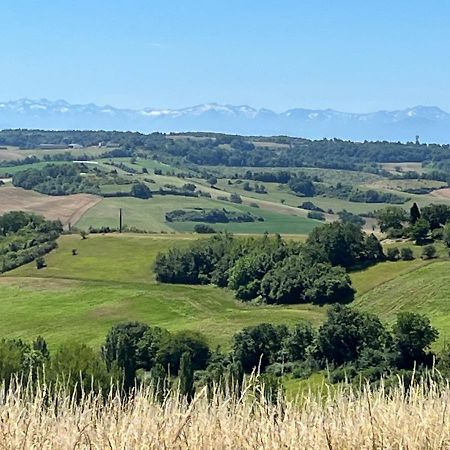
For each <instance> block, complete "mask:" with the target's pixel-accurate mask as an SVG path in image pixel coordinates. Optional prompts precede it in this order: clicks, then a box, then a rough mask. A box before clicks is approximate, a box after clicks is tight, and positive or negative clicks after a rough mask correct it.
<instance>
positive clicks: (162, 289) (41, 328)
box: [0, 234, 450, 348]
mask: <svg viewBox="0 0 450 450" xmlns="http://www.w3.org/2000/svg"><path fill="white" fill-rule="evenodd" d="M192 239H196V237H194V236H192V235H142V234H123V235H105V236H104V235H90V236H89V237H88V238H87V239H85V240H82V239H81V237H80V236H79V235H67V236H62V237H61V238H60V239H59V248H58V249H57V250H55V251H53V252H52V253H51V254H49V255H48V256H47V257H46V262H47V266H48V267H47V268H45V269H41V270H37V269H36V266H35V264H33V263H31V264H28V265H25V266H22V267H20V268H18V269H16V270H13V271H11V272H8V273H6V274H4V275H3V276H0V327H1V329H2V336H3V337H20V338H25V339H31V338H34V337H36V336H37V335H43V336H45V338H46V339H47V340H48V342H49V344H50V345H51V346H56V345H58V344H60V343H62V342H68V341H74V340H77V341H82V342H85V343H88V344H90V345H93V346H96V347H98V346H99V345H100V344H101V343H102V341H103V339H104V336H105V335H106V333H107V331H108V330H109V329H110V328H111V326H112V325H114V324H116V323H119V322H123V321H128V320H138V321H142V322H146V323H148V324H149V325H152V326H161V327H164V328H167V329H169V330H170V331H177V330H186V329H189V330H195V331H200V332H202V333H204V334H205V335H206V337H207V339H208V341H209V343H210V344H211V345H212V346H216V345H221V346H223V347H225V348H227V347H229V346H230V343H231V337H232V335H233V334H234V333H235V332H236V331H238V330H240V329H242V328H243V327H246V326H250V325H254V324H257V323H261V322H272V323H275V324H281V323H286V324H288V325H293V324H295V323H297V322H299V321H303V320H306V321H310V322H312V323H313V325H315V326H319V325H320V323H321V321H322V320H323V319H324V317H325V314H326V307H320V306H312V305H295V306H253V305H249V304H245V303H241V302H238V301H236V300H235V299H234V296H233V293H232V292H231V291H228V290H224V289H220V288H217V287H214V286H186V285H170V284H159V283H157V282H156V281H155V279H154V274H153V271H152V265H153V262H154V260H155V257H156V255H157V254H158V252H160V251H164V250H166V249H168V248H169V247H172V246H174V245H177V246H185V245H188V244H189V242H191V241H192ZM72 249H77V251H78V255H76V256H73V255H72ZM449 269H450V262H449V261H448V259H447V258H446V257H441V258H439V259H436V260H433V261H431V262H429V261H427V262H424V261H422V260H420V259H416V260H414V261H408V262H407V261H399V262H385V263H381V264H378V265H377V266H374V267H371V268H369V269H366V270H364V271H359V272H354V273H352V274H351V277H352V280H353V284H354V287H355V288H356V289H357V292H358V295H357V298H356V300H355V301H354V303H353V304H354V306H355V307H357V308H361V309H364V310H366V311H370V312H373V313H375V314H378V315H380V317H381V318H382V319H383V320H385V321H387V322H388V323H390V322H391V321H392V320H394V319H395V314H396V313H397V312H399V311H407V310H411V311H414V312H420V313H423V314H426V315H428V316H429V317H430V318H431V321H432V323H433V324H434V325H435V326H437V327H438V328H439V331H440V334H441V335H440V342H441V343H442V342H444V340H445V339H446V338H448V337H449V336H450V326H449V323H450V322H449V319H450V308H449V307H448V306H449V301H450V300H449V298H450V296H449V294H450V292H449V288H448V286H449V285H450V283H449V282H450V275H449V274H450V271H449Z"/></svg>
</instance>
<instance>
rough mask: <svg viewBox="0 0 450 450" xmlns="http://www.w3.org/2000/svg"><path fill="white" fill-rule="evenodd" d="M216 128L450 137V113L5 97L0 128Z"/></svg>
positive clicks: (0, 108)
mask: <svg viewBox="0 0 450 450" xmlns="http://www.w3.org/2000/svg"><path fill="white" fill-rule="evenodd" d="M5 128H39V129H50V130H63V129H80V130H99V129H103V130H118V131H140V132H145V133H148V132H153V131H161V132H182V131H213V132H222V133H231V134H243V135H290V136H299V137H305V138H311V139H320V138H323V137H327V138H334V137H337V138H342V139H351V140H357V141H361V140H390V141H414V140H415V137H416V135H419V136H420V140H421V141H423V142H438V143H449V142H450V114H449V113H447V112H445V111H443V110H441V109H440V108H438V107H435V106H416V107H413V108H408V109H404V110H398V111H378V112H373V113H365V114H356V113H346V112H339V111H334V110H331V109H326V110H312V109H304V108H295V109H290V110H288V111H285V112H282V113H276V112H274V111H271V110H269V109H254V108H252V107H250V106H245V105H242V106H233V105H219V104H217V103H208V104H202V105H197V106H192V107H188V108H182V109H156V108H145V109H141V110H132V109H119V108H114V107H112V106H108V105H107V106H98V105H95V104H92V103H90V104H86V105H72V104H70V103H67V102H66V101H64V100H58V101H49V100H46V99H41V100H29V99H21V100H17V101H7V102H0V129H5Z"/></svg>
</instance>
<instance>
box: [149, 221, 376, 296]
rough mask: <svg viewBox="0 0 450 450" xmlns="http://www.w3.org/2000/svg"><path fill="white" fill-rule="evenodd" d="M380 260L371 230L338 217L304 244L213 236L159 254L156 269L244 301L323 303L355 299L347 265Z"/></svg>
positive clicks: (162, 275) (165, 278)
mask: <svg viewBox="0 0 450 450" xmlns="http://www.w3.org/2000/svg"><path fill="white" fill-rule="evenodd" d="M383 259H384V254H383V250H382V248H381V245H380V243H379V242H378V240H377V238H376V237H375V236H374V235H370V236H366V235H365V234H364V233H362V232H361V230H360V228H359V227H357V226H355V225H353V224H350V223H337V222H336V223H333V224H327V225H323V226H321V227H317V228H316V229H315V230H313V232H312V233H311V234H310V236H309V237H308V240H307V241H306V243H305V244H298V243H295V242H286V241H284V240H283V239H282V238H281V237H280V236H276V237H273V238H271V237H269V236H267V235H265V236H263V237H262V238H247V239H244V238H234V237H233V236H232V235H230V234H219V235H215V236H214V237H212V238H210V239H208V240H204V239H202V240H200V241H197V242H194V243H192V244H191V245H190V246H189V247H187V248H183V249H181V248H173V249H171V250H169V251H168V252H167V253H163V254H159V255H158V257H157V259H156V263H155V273H156V278H157V280H158V281H160V282H164V283H186V284H208V283H214V284H216V285H218V286H220V287H229V288H230V289H233V290H234V291H235V293H236V296H237V297H238V298H239V299H241V300H244V301H249V300H253V299H257V298H259V299H261V300H262V301H263V302H266V303H318V304H323V303H335V302H348V301H350V300H351V299H352V298H353V293H354V292H353V289H352V287H351V282H350V279H349V277H348V275H347V273H346V271H345V269H347V268H351V267H355V266H358V265H364V264H371V263H374V262H377V261H381V260H383Z"/></svg>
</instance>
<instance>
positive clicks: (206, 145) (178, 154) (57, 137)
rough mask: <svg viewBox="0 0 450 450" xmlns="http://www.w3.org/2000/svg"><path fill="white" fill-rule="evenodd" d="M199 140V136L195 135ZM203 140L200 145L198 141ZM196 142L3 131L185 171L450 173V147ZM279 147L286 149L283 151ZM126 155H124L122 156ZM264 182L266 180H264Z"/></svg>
mask: <svg viewBox="0 0 450 450" xmlns="http://www.w3.org/2000/svg"><path fill="white" fill-rule="evenodd" d="M193 136H194V134H193ZM199 137H200V138H201V139H198V138H199ZM195 138H196V139H190V138H189V136H185V137H184V138H183V139H172V138H171V136H170V135H165V134H161V133H152V134H142V133H136V132H117V131H42V130H2V131H0V145H11V146H18V147H22V148H36V147H38V146H39V145H40V144H62V145H68V144H69V143H78V144H81V145H84V146H91V145H98V144H99V143H101V142H102V143H110V144H114V145H115V146H117V147H120V149H121V151H125V152H128V153H127V155H130V153H129V152H130V151H131V152H132V155H133V156H136V152H139V151H143V152H145V153H149V154H151V155H154V156H156V157H158V158H161V159H167V160H170V159H172V160H174V161H178V162H179V163H181V164H182V165H186V164H194V165H206V166H208V165H210V166H216V165H224V166H236V167H245V166H247V167H305V166H308V167H323V168H334V169H347V170H358V171H359V170H365V171H369V172H374V173H377V172H380V170H381V169H380V168H379V167H378V164H377V163H383V162H409V161H414V162H422V163H424V164H430V163H432V164H433V165H435V166H436V167H438V168H439V170H441V171H445V172H446V173H448V171H449V168H450V158H449V152H448V150H449V148H450V147H449V146H448V145H437V144H430V145H427V144H415V143H406V144H402V143H400V142H386V141H376V142H367V141H365V142H351V141H344V140H340V139H322V140H315V141H313V140H308V139H302V138H291V137H286V136H279V137H270V138H264V141H265V142H272V143H274V144H277V145H278V146H277V147H276V151H274V149H273V148H270V147H259V146H258V145H255V143H257V142H258V141H260V140H261V138H258V137H246V136H236V135H234V136H230V135H224V134H216V133H200V134H199V133H195ZM279 144H283V145H282V146H280V145H279ZM121 154H122V153H121ZM261 181H262V180H261Z"/></svg>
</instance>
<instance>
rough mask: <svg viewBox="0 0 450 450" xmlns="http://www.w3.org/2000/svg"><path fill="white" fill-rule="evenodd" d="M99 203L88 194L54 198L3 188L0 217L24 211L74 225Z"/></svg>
mask: <svg viewBox="0 0 450 450" xmlns="http://www.w3.org/2000/svg"><path fill="white" fill-rule="evenodd" d="M99 201H101V197H97V196H95V195H90V194H74V195H65V196H60V197H56V196H50V195H44V194H39V193H38V192H34V191H27V190H25V189H21V188H15V187H12V186H4V187H1V188H0V215H1V214H4V213H6V212H8V211H26V212H33V213H36V214H40V215H43V216H44V217H45V218H47V219H50V220H56V219H59V220H61V222H62V223H63V224H64V225H66V224H68V223H72V224H74V223H76V222H77V221H78V220H80V218H81V217H82V216H83V214H84V213H85V212H86V211H87V210H89V209H90V208H92V207H93V206H94V205H96V204H97V203H98V202H99Z"/></svg>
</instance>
